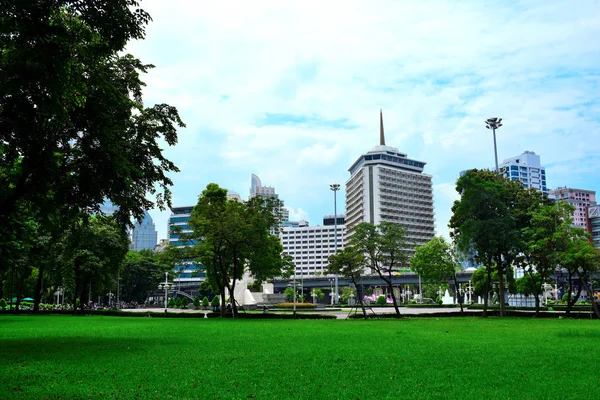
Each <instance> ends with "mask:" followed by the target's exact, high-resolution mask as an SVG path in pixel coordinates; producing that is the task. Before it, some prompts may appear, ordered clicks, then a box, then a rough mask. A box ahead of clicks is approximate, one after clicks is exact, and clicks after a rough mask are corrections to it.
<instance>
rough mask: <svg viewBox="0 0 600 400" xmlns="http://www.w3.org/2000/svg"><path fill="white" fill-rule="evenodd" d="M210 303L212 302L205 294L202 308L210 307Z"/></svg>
mask: <svg viewBox="0 0 600 400" xmlns="http://www.w3.org/2000/svg"><path fill="white" fill-rule="evenodd" d="M209 304H210V302H209V301H208V297H206V296H204V298H203V299H202V308H204V309H206V308H208V305H209Z"/></svg>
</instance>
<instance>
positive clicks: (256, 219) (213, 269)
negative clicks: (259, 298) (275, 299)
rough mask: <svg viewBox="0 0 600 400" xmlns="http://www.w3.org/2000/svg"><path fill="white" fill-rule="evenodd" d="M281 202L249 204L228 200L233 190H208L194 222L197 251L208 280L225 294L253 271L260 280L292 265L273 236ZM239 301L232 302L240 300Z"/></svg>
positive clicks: (262, 200)
mask: <svg viewBox="0 0 600 400" xmlns="http://www.w3.org/2000/svg"><path fill="white" fill-rule="evenodd" d="M280 207H281V202H279V201H278V200H276V199H265V198H262V197H253V198H251V199H250V200H248V201H246V202H238V201H235V200H228V199H227V190H225V189H223V188H220V187H219V186H218V185H217V184H214V183H211V184H209V185H207V187H206V189H205V190H203V191H202V194H201V195H200V197H199V199H198V203H197V204H196V206H195V207H194V210H193V212H192V216H191V218H190V222H189V224H190V226H191V228H192V229H193V234H192V235H191V236H192V237H194V238H202V240H199V241H198V243H197V245H195V246H194V250H195V251H196V253H197V254H198V259H199V260H200V261H201V262H202V264H203V265H204V266H205V268H206V275H207V281H209V282H210V283H211V284H212V285H213V286H216V287H217V288H218V290H219V292H220V293H223V292H224V291H225V288H227V289H228V291H229V292H230V293H234V290H233V286H232V284H231V282H235V281H236V280H238V279H240V278H241V277H242V275H243V273H244V270H245V268H248V269H249V270H250V272H251V273H252V275H253V276H254V277H255V278H256V280H258V281H262V280H265V279H270V278H273V277H274V276H280V275H282V271H284V270H287V269H288V268H289V267H291V264H290V260H291V258H289V257H284V256H283V254H282V252H283V246H282V244H281V242H280V241H279V238H278V237H277V236H275V235H271V234H270V230H271V229H272V228H273V227H275V225H276V223H277V219H276V214H277V210H278V209H279V208H280ZM234 301H235V299H232V302H234Z"/></svg>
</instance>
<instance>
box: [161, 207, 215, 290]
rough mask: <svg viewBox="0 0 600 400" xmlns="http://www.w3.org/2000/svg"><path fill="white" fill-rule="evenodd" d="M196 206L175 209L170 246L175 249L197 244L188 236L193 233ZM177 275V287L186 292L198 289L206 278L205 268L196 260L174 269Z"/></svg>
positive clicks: (170, 225)
mask: <svg viewBox="0 0 600 400" xmlns="http://www.w3.org/2000/svg"><path fill="white" fill-rule="evenodd" d="M193 209H194V206H184V207H173V208H171V216H170V217H169V230H168V232H169V245H170V246H175V247H189V246H193V245H194V244H196V243H197V241H196V240H189V239H188V238H186V237H185V236H186V235H189V234H191V233H192V228H191V226H190V225H189V221H190V218H191V216H192V210H193ZM174 271H175V272H176V273H177V278H175V283H176V287H179V288H181V289H182V290H186V288H190V287H196V286H197V285H198V284H199V282H201V281H203V280H204V279H205V277H206V272H205V270H204V266H203V265H202V264H200V263H199V262H197V261H196V260H193V259H191V260H187V261H183V262H182V263H181V264H179V265H177V266H176V267H175V269H174Z"/></svg>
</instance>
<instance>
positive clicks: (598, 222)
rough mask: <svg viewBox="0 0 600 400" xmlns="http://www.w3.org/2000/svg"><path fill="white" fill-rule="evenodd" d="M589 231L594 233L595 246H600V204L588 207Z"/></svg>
mask: <svg viewBox="0 0 600 400" xmlns="http://www.w3.org/2000/svg"><path fill="white" fill-rule="evenodd" d="M586 213H587V227H586V228H587V231H588V232H589V233H590V234H591V235H592V241H593V242H594V246H595V247H597V248H600V206H597V205H594V206H590V207H587V209H586Z"/></svg>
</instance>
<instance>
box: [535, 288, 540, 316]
mask: <svg viewBox="0 0 600 400" xmlns="http://www.w3.org/2000/svg"><path fill="white" fill-rule="evenodd" d="M533 297H534V298H535V314H534V315H533V317H534V318H535V317H538V316H539V315H540V296H539V295H538V294H537V293H534V295H533Z"/></svg>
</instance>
